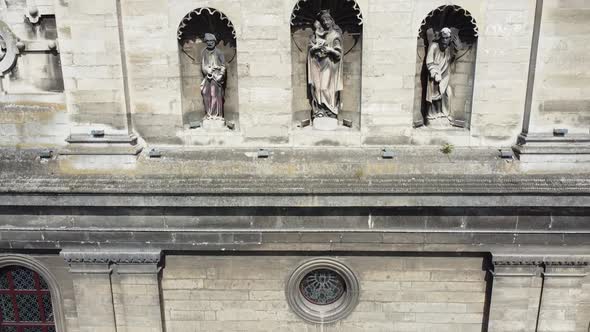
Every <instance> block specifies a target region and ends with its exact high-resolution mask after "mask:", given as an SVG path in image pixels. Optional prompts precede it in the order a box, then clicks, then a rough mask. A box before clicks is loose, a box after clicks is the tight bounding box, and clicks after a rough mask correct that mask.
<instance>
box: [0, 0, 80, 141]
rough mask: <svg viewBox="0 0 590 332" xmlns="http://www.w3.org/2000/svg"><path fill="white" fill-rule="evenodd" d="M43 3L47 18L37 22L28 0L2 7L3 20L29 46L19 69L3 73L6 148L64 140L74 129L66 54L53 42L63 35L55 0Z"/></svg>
mask: <svg viewBox="0 0 590 332" xmlns="http://www.w3.org/2000/svg"><path fill="white" fill-rule="evenodd" d="M37 7H38V10H39V15H41V16H42V17H41V19H40V20H39V22H38V23H37V24H35V25H33V24H30V23H29V22H28V21H27V20H26V19H25V12H26V8H27V2H26V1H25V0H14V1H9V2H7V3H3V4H2V6H0V20H2V21H3V22H4V23H5V24H7V25H8V27H9V28H10V30H11V31H12V33H13V34H14V35H15V36H16V37H17V38H18V39H20V40H21V41H22V42H23V43H24V45H25V49H24V50H23V52H21V54H20V55H18V56H17V61H16V65H15V67H14V69H13V70H12V71H11V72H10V73H9V74H7V75H5V76H4V77H3V78H1V81H2V82H1V89H0V91H2V92H0V146H2V147H14V146H19V147H31V146H34V147H39V146H55V145H59V144H63V143H64V142H63V135H64V134H63V133H64V132H68V130H69V123H68V115H67V111H66V105H65V98H64V94H63V90H64V82H63V78H62V71H61V65H60V57H61V55H60V54H57V53H54V52H50V51H49V48H48V47H47V46H48V43H49V42H50V41H54V40H56V39H58V33H57V31H56V20H55V17H54V14H55V10H54V6H53V1H48V0H43V1H41V0H40V1H38V2H37ZM60 36H61V34H60ZM60 36H59V37H60ZM3 47H4V46H3ZM1 74H2V73H0V76H1Z"/></svg>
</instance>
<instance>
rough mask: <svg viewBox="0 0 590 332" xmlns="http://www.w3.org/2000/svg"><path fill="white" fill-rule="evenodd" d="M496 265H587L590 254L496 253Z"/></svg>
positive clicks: (589, 261) (494, 259) (493, 259)
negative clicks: (541, 254)
mask: <svg viewBox="0 0 590 332" xmlns="http://www.w3.org/2000/svg"><path fill="white" fill-rule="evenodd" d="M492 263H493V264H494V266H526V265H535V266H538V265H546V266H549V265H550V266H580V267H585V266H588V265H589V263H590V256H583V255H572V256H559V255H549V256H540V255H494V256H493V258H492Z"/></svg>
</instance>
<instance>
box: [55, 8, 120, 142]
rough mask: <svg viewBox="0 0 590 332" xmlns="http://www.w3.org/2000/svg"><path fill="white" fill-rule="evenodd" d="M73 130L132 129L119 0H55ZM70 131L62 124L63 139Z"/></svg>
mask: <svg viewBox="0 0 590 332" xmlns="http://www.w3.org/2000/svg"><path fill="white" fill-rule="evenodd" d="M55 9H56V19H57V29H58V35H59V45H60V50H61V54H62V69H63V74H64V83H65V90H66V98H67V106H68V114H69V116H70V121H71V123H72V125H71V129H70V132H71V133H75V134H89V133H90V131H91V130H92V129H104V130H105V131H106V132H107V133H127V119H126V114H125V113H126V111H125V93H124V89H123V79H122V77H123V71H122V68H121V53H120V50H121V49H120V46H119V45H120V41H119V32H118V31H119V30H118V29H119V25H118V19H117V6H116V0H101V1H93V0H77V1H55ZM70 132H67V131H64V130H60V131H59V134H60V135H61V137H62V140H63V139H65V138H67V137H68V135H69V134H70Z"/></svg>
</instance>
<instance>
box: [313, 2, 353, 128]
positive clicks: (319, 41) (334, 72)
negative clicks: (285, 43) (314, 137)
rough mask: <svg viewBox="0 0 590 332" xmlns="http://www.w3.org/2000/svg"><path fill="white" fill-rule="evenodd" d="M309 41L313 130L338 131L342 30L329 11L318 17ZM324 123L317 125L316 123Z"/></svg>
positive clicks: (321, 13) (341, 80) (341, 88)
mask: <svg viewBox="0 0 590 332" xmlns="http://www.w3.org/2000/svg"><path fill="white" fill-rule="evenodd" d="M314 28H315V29H314V30H315V31H314V34H313V35H312V36H311V38H310V41H309V51H308V55H307V78H308V84H309V89H310V103H311V107H312V119H313V120H314V127H316V128H319V129H336V127H337V125H338V119H337V117H338V113H339V112H340V109H341V99H340V93H341V91H342V90H343V89H344V83H343V78H342V74H343V61H342V57H343V53H342V44H343V41H342V30H341V29H340V27H339V26H338V25H336V22H334V18H332V15H331V14H330V12H329V11H328V10H322V11H321V12H320V13H319V14H318V20H317V21H316V22H315V24H314ZM320 121H321V122H322V124H321V125H319V126H318V123H316V122H320Z"/></svg>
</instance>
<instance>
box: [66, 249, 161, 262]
mask: <svg viewBox="0 0 590 332" xmlns="http://www.w3.org/2000/svg"><path fill="white" fill-rule="evenodd" d="M61 255H62V257H63V258H64V259H65V261H66V263H68V264H70V265H72V264H158V263H159V262H160V259H161V257H162V252H161V251H160V250H152V251H147V250H146V251H143V250H141V251H138V250H129V251H127V250H120V251H119V250H117V251H114V250H99V249H96V250H89V249H83V250H77V249H65V250H63V251H62V252H61Z"/></svg>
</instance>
